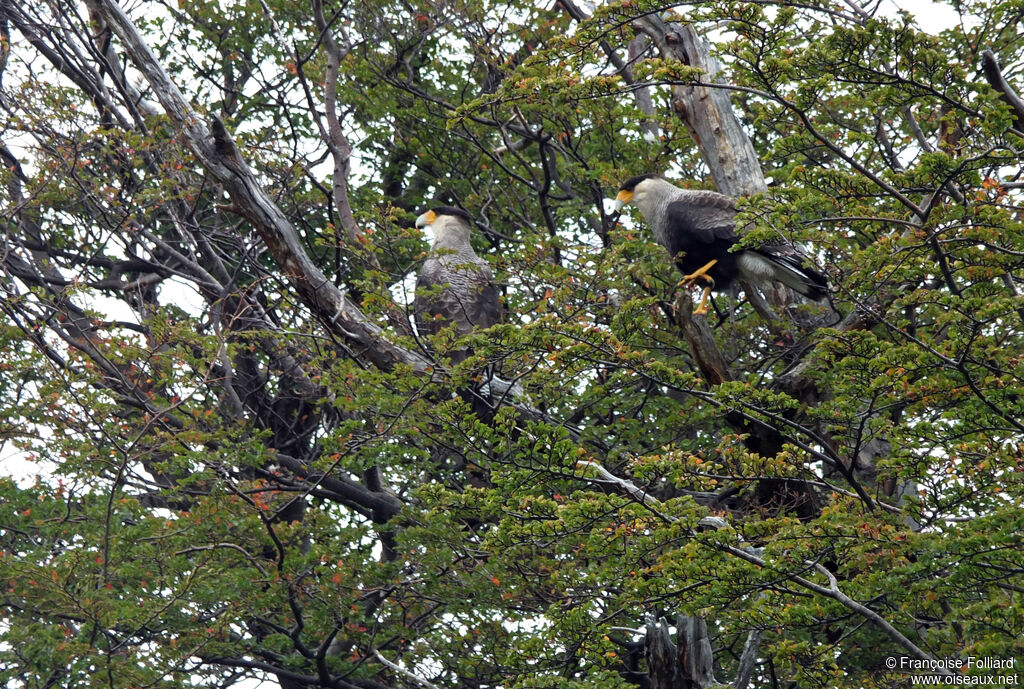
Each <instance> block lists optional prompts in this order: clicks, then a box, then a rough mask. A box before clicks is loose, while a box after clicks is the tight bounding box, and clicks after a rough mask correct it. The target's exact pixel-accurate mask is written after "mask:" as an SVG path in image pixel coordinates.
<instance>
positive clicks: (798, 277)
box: [768, 255, 828, 301]
mask: <svg viewBox="0 0 1024 689" xmlns="http://www.w3.org/2000/svg"><path fill="white" fill-rule="evenodd" d="M768 259H769V261H770V262H771V264H772V273H773V274H774V278H775V280H776V281H778V282H781V283H782V284H784V285H786V287H789V288H791V289H793V290H795V291H797V292H799V293H800V294H802V295H803V296H805V297H807V298H808V299H810V300H811V301H820V300H822V299H824V298H825V297H827V296H828V281H827V280H826V279H825V276H824V275H822V274H821V273H819V272H818V271H817V270H815V269H814V268H809V267H807V266H806V265H804V263H803V261H801V260H800V259H801V257H800V256H799V255H793V256H788V255H782V256H779V255H771V256H768Z"/></svg>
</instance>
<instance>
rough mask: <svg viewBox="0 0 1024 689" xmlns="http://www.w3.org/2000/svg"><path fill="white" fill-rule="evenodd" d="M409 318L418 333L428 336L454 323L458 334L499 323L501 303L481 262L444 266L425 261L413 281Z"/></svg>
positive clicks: (485, 267) (484, 265) (487, 269)
mask: <svg viewBox="0 0 1024 689" xmlns="http://www.w3.org/2000/svg"><path fill="white" fill-rule="evenodd" d="M416 291H417V295H416V299H415V301H414V302H413V316H414V317H415V319H416V327H417V329H418V330H419V332H420V333H422V334H426V335H432V334H435V333H437V332H438V331H440V330H441V329H442V328H444V327H446V326H448V325H450V324H452V323H454V324H455V327H456V331H457V332H458V334H459V335H467V334H469V333H471V332H473V331H474V330H478V329H483V328H489V327H491V326H492V325H495V324H496V323H499V322H501V301H500V299H499V296H498V289H497V287H496V286H495V285H494V276H493V273H492V272H491V269H490V267H489V266H488V265H487V264H486V262H484V261H482V260H481V261H479V262H473V263H464V264H457V265H452V266H451V267H447V266H445V265H444V262H442V261H439V260H437V259H428V260H427V262H426V263H424V264H423V268H422V269H421V270H420V273H419V275H418V276H417V278H416Z"/></svg>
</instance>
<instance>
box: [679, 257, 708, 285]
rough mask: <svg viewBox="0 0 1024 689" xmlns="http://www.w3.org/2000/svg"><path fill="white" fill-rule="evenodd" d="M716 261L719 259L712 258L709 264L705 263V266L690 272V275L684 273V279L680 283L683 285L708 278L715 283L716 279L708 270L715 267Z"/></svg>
mask: <svg viewBox="0 0 1024 689" xmlns="http://www.w3.org/2000/svg"><path fill="white" fill-rule="evenodd" d="M716 263H718V259H717V258H715V259H712V260H710V261H708V263H707V265H705V266H704V267H703V268H699V269H697V270H695V271H693V272H692V273H690V274H689V275H684V276H683V279H682V280H680V281H679V285H680V286H682V285H685V284H688V283H693V282H696V281H697V280H707V281H708V282H710V283H711V284H715V281H714V279H713V278H712V277H711V276H710V275H708V271H709V270H711V268H713V267H714V265H715V264H716Z"/></svg>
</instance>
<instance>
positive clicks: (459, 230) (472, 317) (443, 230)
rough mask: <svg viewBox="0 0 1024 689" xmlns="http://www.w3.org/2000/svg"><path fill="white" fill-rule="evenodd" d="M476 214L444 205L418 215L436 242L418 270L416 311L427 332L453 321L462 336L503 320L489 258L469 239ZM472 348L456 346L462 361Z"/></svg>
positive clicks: (422, 329)
mask: <svg viewBox="0 0 1024 689" xmlns="http://www.w3.org/2000/svg"><path fill="white" fill-rule="evenodd" d="M472 222H473V219H472V217H470V215H469V213H467V212H466V211H464V210H462V209H461V208H453V207H452V206H439V207H437V208H434V209H431V210H429V211H427V212H426V213H424V214H423V215H421V216H420V217H418V218H416V227H420V228H423V227H429V228H430V230H431V231H432V232H433V235H434V246H433V248H432V249H431V252H430V256H429V257H428V258H427V260H426V262H425V263H424V264H423V267H422V268H421V269H420V272H419V274H418V275H417V276H416V291H417V295H416V300H415V301H414V302H413V316H414V317H415V319H416V328H417V330H418V331H419V333H420V334H421V335H433V334H435V333H437V332H439V331H440V330H441V329H442V328H445V327H447V326H449V325H451V324H455V332H456V333H457V334H458V335H459V336H463V335H468V334H469V333H471V332H473V331H474V330H483V329H484V328H489V327H491V326H492V325H495V324H496V323H498V322H499V321H500V320H501V302H500V301H499V297H498V289H497V287H495V285H494V274H493V273H492V272H491V267H490V266H489V265H488V264H487V261H485V260H483V259H482V258H480V257H479V256H477V255H476V252H475V251H473V247H472V245H470V243H469V237H470V232H471V230H472ZM467 354H468V352H466V351H459V352H452V354H451V358H452V361H453V362H454V363H458V362H460V361H462V360H464V359H465V358H466V355H467Z"/></svg>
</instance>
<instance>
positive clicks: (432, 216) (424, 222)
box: [416, 211, 437, 228]
mask: <svg viewBox="0 0 1024 689" xmlns="http://www.w3.org/2000/svg"><path fill="white" fill-rule="evenodd" d="M435 220H437V213H435V212H434V211H427V212H426V213H424V214H423V215H421V216H420V217H418V218H416V227H419V228H424V227H430V226H431V225H433V224H434V221H435Z"/></svg>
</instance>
